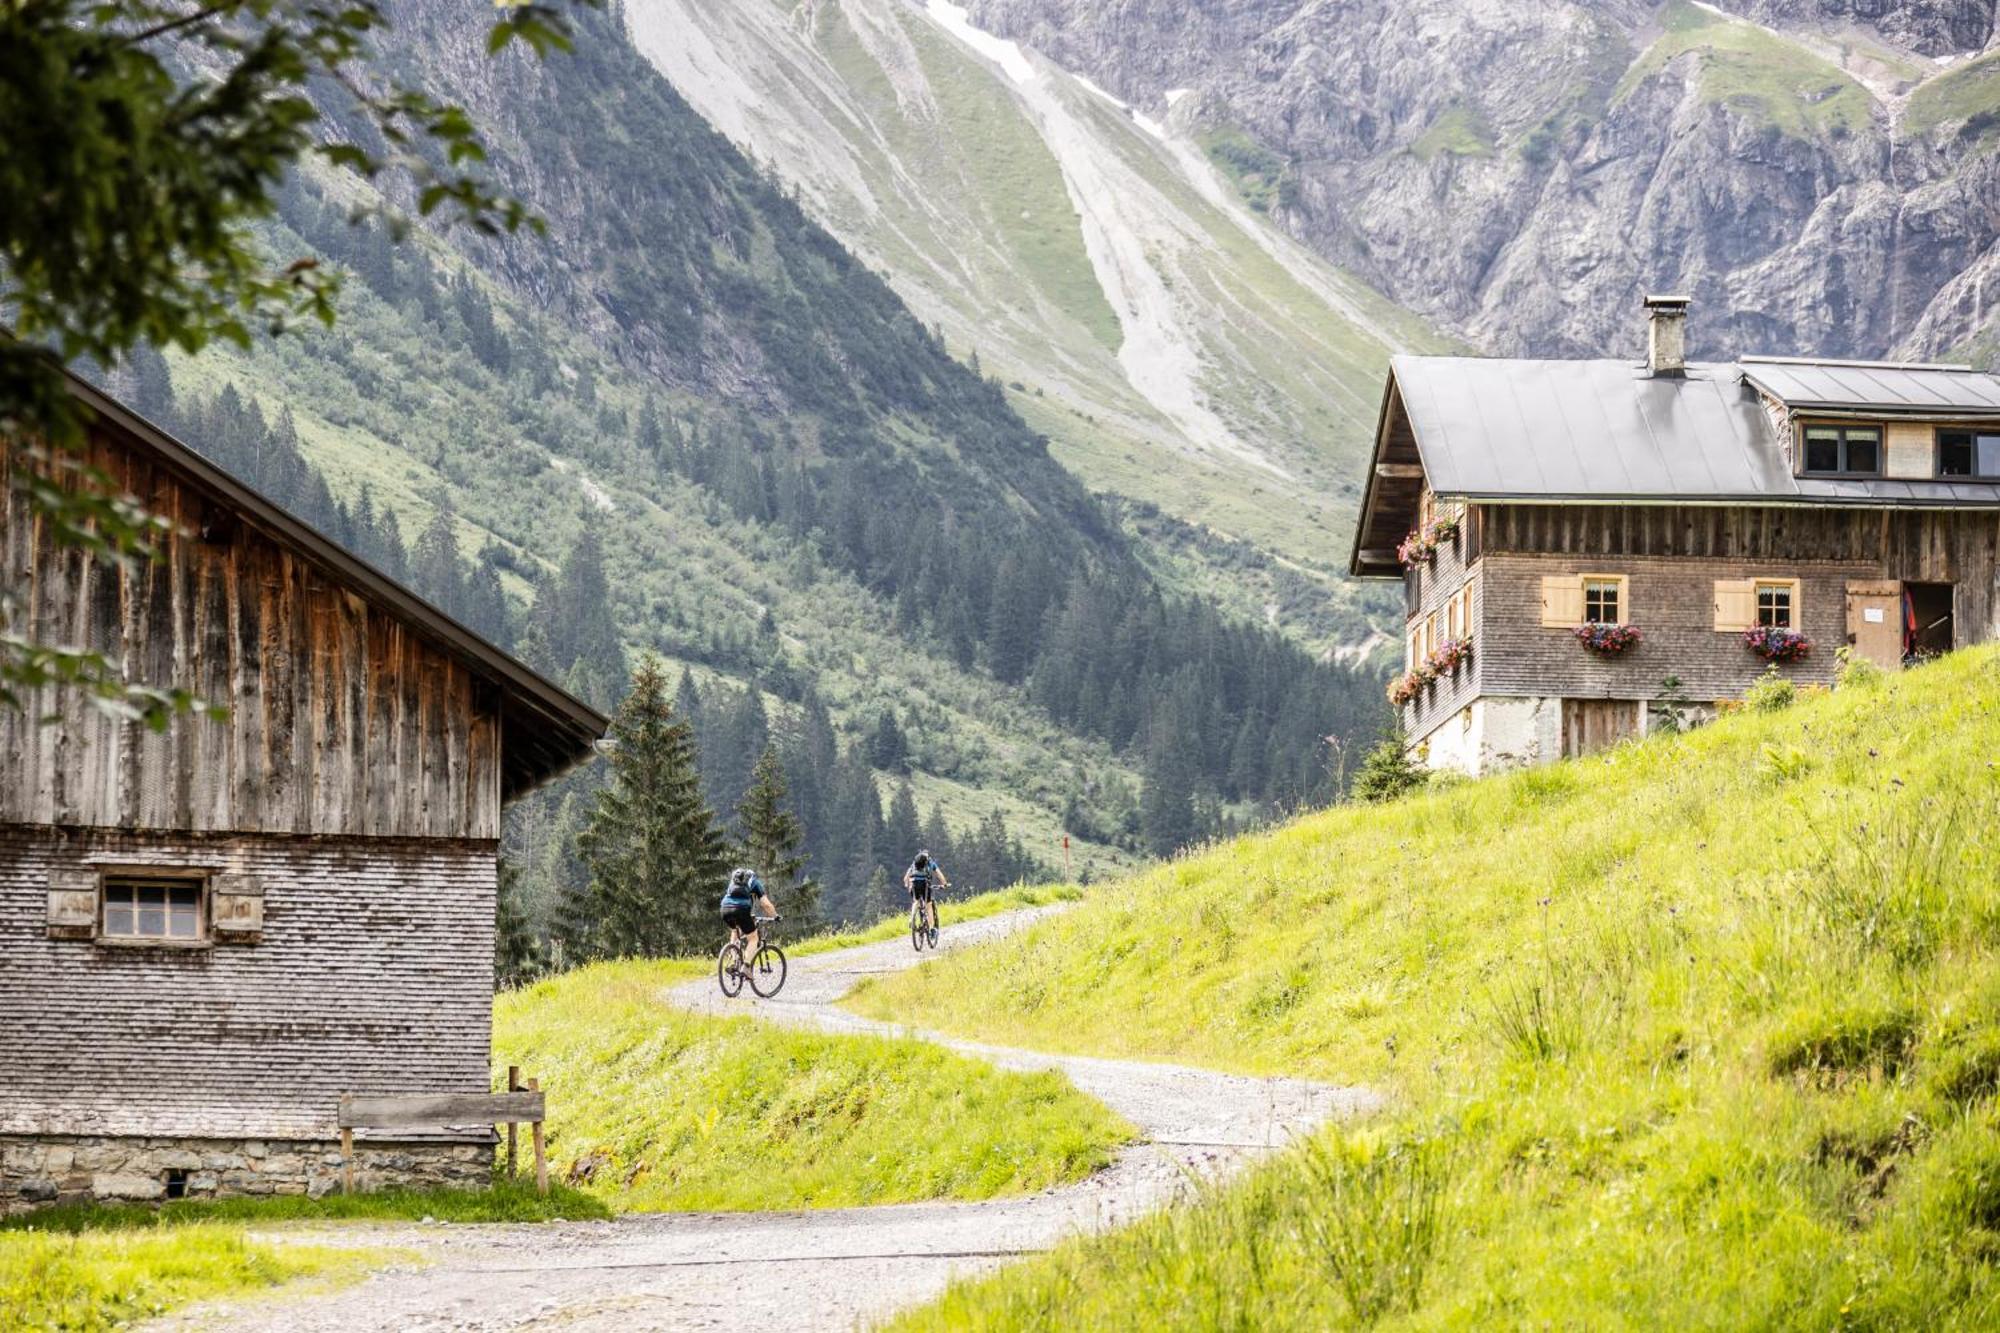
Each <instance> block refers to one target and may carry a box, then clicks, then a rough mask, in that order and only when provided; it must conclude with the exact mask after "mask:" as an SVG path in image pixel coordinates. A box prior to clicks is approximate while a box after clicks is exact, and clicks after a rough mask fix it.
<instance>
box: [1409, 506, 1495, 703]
mask: <svg viewBox="0 0 2000 1333" xmlns="http://www.w3.org/2000/svg"><path fill="white" fill-rule="evenodd" d="M1466 510H1467V512H1466V513H1465V514H1464V515H1463V516H1462V517H1461V518H1460V519H1459V525H1458V535H1457V536H1456V537H1453V538H1451V539H1450V540H1449V541H1447V542H1445V543H1444V544H1443V545H1441V546H1439V547H1438V551H1437V554H1436V555H1434V556H1432V557H1431V559H1430V560H1429V561H1428V562H1427V563H1424V564H1420V565H1418V566H1416V567H1415V568H1414V569H1412V570H1407V571H1405V572H1404V575H1403V583H1404V606H1405V607H1406V608H1408V614H1407V615H1405V617H1404V620H1403V643H1404V648H1403V655H1404V656H1405V657H1407V656H1408V644H1409V632H1410V628H1411V626H1413V625H1415V624H1416V623H1417V622H1418V621H1420V620H1423V619H1425V618H1426V617H1428V616H1430V615H1431V614H1433V613H1436V614H1437V615H1438V616H1439V619H1440V622H1442V619H1443V614H1444V607H1445V603H1446V602H1448V601H1450V600H1451V598H1452V596H1453V595H1454V594H1455V593H1457V592H1458V591H1459V589H1461V588H1463V587H1465V586H1466V585H1467V583H1468V582H1469V583H1471V585H1472V607H1471V617H1470V620H1469V623H1468V626H1467V637H1468V638H1470V639H1472V640H1473V647H1472V659H1471V660H1470V661H1468V662H1463V663H1461V664H1460V665H1459V667H1458V669H1457V670H1456V671H1454V672H1452V673H1451V674H1450V675H1448V676H1446V677H1444V678H1443V679H1442V680H1439V681H1438V682H1437V683H1435V684H1433V685H1430V686H1427V687H1426V688H1425V689H1424V691H1423V692H1422V693H1421V694H1419V695H1418V696H1417V697H1416V698H1415V699H1414V700H1412V701H1411V702H1410V703H1407V704H1405V705H1403V709H1402V715H1403V729H1404V734H1405V735H1406V736H1408V737H1409V738H1410V739H1411V740H1417V739H1419V738H1421V737H1423V736H1425V735H1427V734H1429V732H1430V731H1431V729H1432V728H1434V727H1436V726H1437V725H1438V724H1439V723H1440V722H1442V721H1444V720H1445V719H1446V718H1448V717H1450V716H1451V715H1452V714H1453V713H1456V712H1458V711H1459V710H1460V709H1461V708H1464V707H1465V706H1466V705H1467V704H1469V703H1471V702H1472V701H1473V700H1474V699H1477V698H1478V697H1479V696H1480V695H1481V694H1483V693H1486V692H1487V691H1486V690H1485V689H1484V687H1483V684H1482V682H1483V680H1484V677H1483V676H1482V675H1481V671H1482V666H1481V659H1482V656H1483V654H1482V653H1481V647H1482V645H1481V644H1480V643H1479V634H1478V625H1479V603H1480V600H1481V598H1482V597H1483V596H1484V590H1483V589H1482V588H1480V586H1479V581H1478V580H1477V579H1476V578H1474V577H1473V574H1474V571H1475V570H1476V569H1477V567H1478V560H1479V540H1480V529H1479V523H1480V513H1479V509H1478V507H1477V506H1470V505H1469V506H1467V507H1466ZM1413 590H1414V593H1413ZM1439 637H1440V638H1441V639H1442V638H1443V637H1444V635H1443V634H1442V633H1440V635H1439ZM1412 665H1414V664H1413V663H1410V662H1408V661H1405V662H1404V664H1403V669H1404V670H1408V669H1409V668H1410V667H1411V666H1412Z"/></svg>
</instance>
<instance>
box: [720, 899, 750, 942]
mask: <svg viewBox="0 0 2000 1333" xmlns="http://www.w3.org/2000/svg"><path fill="white" fill-rule="evenodd" d="M722 924H723V925H725V926H734V927H735V928H736V929H738V930H740V931H742V932H743V933H744V934H745V935H748V934H749V933H750V932H751V931H753V930H755V929H757V918H756V915H755V914H754V913H753V912H751V910H750V908H749V907H747V906H745V907H725V908H723V909H722Z"/></svg>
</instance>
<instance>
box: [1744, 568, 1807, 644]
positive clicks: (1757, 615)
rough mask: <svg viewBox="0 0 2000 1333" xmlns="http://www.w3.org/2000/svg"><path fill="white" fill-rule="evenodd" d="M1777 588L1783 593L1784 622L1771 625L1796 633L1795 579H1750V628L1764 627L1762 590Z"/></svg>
mask: <svg viewBox="0 0 2000 1333" xmlns="http://www.w3.org/2000/svg"><path fill="white" fill-rule="evenodd" d="M1767 588H1770V589H1778V590H1782V591H1783V592H1784V594H1785V623H1784V624H1782V625H1772V626H1770V627H1769V628H1772V629H1788V630H1791V631H1793V632H1794V633H1796V632H1797V631H1798V628H1799V592H1800V585H1799V581H1798V580H1797V579H1754V578H1753V579H1751V580H1750V614H1751V617H1752V619H1751V622H1750V623H1751V626H1752V628H1764V627H1765V626H1764V590H1765V589H1767Z"/></svg>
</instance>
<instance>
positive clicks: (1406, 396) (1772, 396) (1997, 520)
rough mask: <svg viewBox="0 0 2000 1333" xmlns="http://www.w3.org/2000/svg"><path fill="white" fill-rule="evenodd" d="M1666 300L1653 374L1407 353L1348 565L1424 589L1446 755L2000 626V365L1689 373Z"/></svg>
mask: <svg viewBox="0 0 2000 1333" xmlns="http://www.w3.org/2000/svg"><path fill="white" fill-rule="evenodd" d="M1646 306H1647V313H1648V316H1649V329H1648V338H1647V357H1646V359H1645V360H1644V361H1641V362H1630V361H1616V360H1577V361H1535V360H1507V359H1485V358H1466V357H1426V356H1402V357H1397V358H1395V360H1394V361H1393V362H1392V364H1391V368H1390V372H1389V380H1388V385H1387V389H1386V392H1385V393H1384V395H1383V402H1382V412H1381V418H1380V424H1379V426H1378V429H1377V433H1376V440H1375V450H1374V455H1373V465H1372V466H1371V468H1370V469H1369V475H1368V477H1367V481H1366V485H1365V488H1364V492H1363V498H1362V508H1361V519H1360V522H1359V524H1358V525H1357V532H1356V538H1355V544H1354V550H1353V556H1352V561H1351V566H1350V567H1351V570H1352V572H1353V573H1354V574H1356V575H1357V576H1360V577H1364V578H1384V579H1387V578H1395V579H1400V580H1401V581H1402V583H1403V589H1404V608H1405V617H1404V631H1405V632H1404V655H1405V674H1404V675H1403V676H1401V677H1399V678H1398V679H1397V681H1396V682H1395V683H1394V684H1393V685H1392V687H1391V699H1392V701H1393V702H1395V703H1396V705H1397V707H1398V711H1399V714H1400V717H1401V720H1402V723H1403V727H1404V734H1405V736H1406V737H1407V739H1408V741H1409V743H1410V745H1411V746H1412V749H1413V752H1414V753H1415V754H1416V755H1417V756H1418V757H1419V758H1420V759H1421V761H1422V762H1424V763H1426V764H1427V765H1428V766H1430V767H1432V768H1436V769H1452V770H1458V771H1462V772H1466V773H1481V772H1486V771H1490V770H1492V769H1494V768H1497V767H1506V766H1510V765H1520V764H1533V763H1537V762H1542V761H1546V760H1551V759H1555V758H1558V757H1562V756H1568V755H1577V754H1585V753H1589V752H1590V751H1593V750H1596V749H1599V748H1601V747H1603V746H1606V745H1609V744H1612V743H1614V742H1616V741H1617V740H1619V739H1621V738H1623V737H1626V736H1632V735H1638V734H1643V733H1644V732H1645V731H1646V730H1647V729H1648V728H1649V726H1652V725H1655V724H1656V722H1657V720H1658V719H1659V717H1660V716H1661V712H1662V710H1663V709H1666V708H1678V709H1681V710H1682V711H1684V712H1685V713H1687V714H1689V716H1690V720H1693V719H1696V718H1699V717H1700V716H1702V715H1704V714H1706V713H1708V712H1711V711H1712V710H1713V707H1714V705H1715V704H1716V703H1717V702H1718V701H1721V700H1728V699H1735V698H1740V697H1741V696H1742V695H1743V694H1744V692H1745V691H1746V690H1747V689H1749V687H1750V686H1751V685H1752V684H1753V683H1754V682H1755V681H1756V680H1757V679H1758V677H1759V676H1760V675H1762V674H1764V673H1765V672H1766V671H1768V670H1770V669H1771V668H1772V666H1773V665H1774V664H1775V666H1776V668H1777V670H1779V671H1781V672H1782V673H1784V674H1785V675H1786V676H1789V677H1791V678H1792V679H1794V680H1796V681H1797V682H1799V683H1800V684H1807V683H1826V682H1830V681H1831V680H1832V679H1833V676H1834V672H1835V669H1836V666H1837V662H1836V657H1837V653H1838V651H1839V650H1840V649H1841V648H1843V647H1846V648H1848V649H1849V650H1850V651H1851V652H1852V653H1853V654H1855V655H1857V656H1859V657H1863V658H1867V659H1869V660H1871V661H1873V662H1875V663H1878V664H1879V665H1881V666H1883V667H1886V668H1891V669H1894V668H1898V667H1900V666H1902V665H1904V664H1906V663H1910V662H1915V661H1919V660H1921V659H1923V658H1925V657H1927V656H1930V655H1934V654H1937V653H1942V652H1946V651H1949V650H1950V649H1952V648H1954V647H1959V646H1963V645H1966V644H1971V643H1978V642H1982V641H1985V640H1988V639H1992V638H1994V637H1996V635H2000V587H1996V575H2000V376H1995V375H1990V374H1981V373H1975V372H1973V371H1972V370H1971V369H1969V368H1968V367H1966V366H1957V365H1910V364H1888V363H1875V362H1854V361H1831V360H1808V359H1802V358H1792V357H1744V358H1742V359H1741V360H1740V361H1736V362H1724V363H1690V362H1687V361H1686V360H1685V359H1684V355H1683V348H1684V346H1685V326H1686V319H1687V311H1688V302H1687V300H1686V299H1685V298H1681V297H1653V298H1649V299H1648V300H1647V302H1646ZM1668 677H1675V678H1677V679H1678V681H1679V683H1680V684H1679V689H1678V690H1674V691H1669V690H1667V689H1666V688H1665V687H1664V686H1663V683H1662V682H1663V681H1664V680H1666V678H1668ZM1663 696H1666V697H1664V698H1663ZM1675 696H1678V699H1677V698H1676V697H1675ZM1680 700H1685V701H1686V702H1685V703H1682V702H1680Z"/></svg>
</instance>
